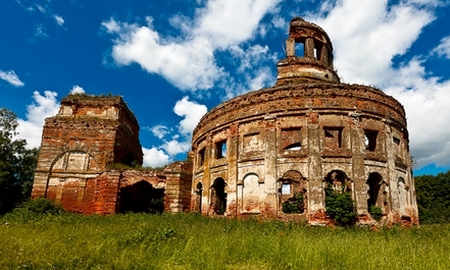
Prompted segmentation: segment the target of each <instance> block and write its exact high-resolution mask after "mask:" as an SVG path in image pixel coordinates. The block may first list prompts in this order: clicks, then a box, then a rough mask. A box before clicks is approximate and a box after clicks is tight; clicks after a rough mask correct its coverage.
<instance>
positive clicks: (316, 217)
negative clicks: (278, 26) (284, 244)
mask: <svg viewBox="0 0 450 270" xmlns="http://www.w3.org/2000/svg"><path fill="white" fill-rule="evenodd" d="M277 71H278V77H277V82H276V85H275V86H273V87H270V88H264V89H260V90H257V91H253V92H249V93H247V94H244V95H241V96H238V97H236V98H233V99H231V100H228V101H226V102H224V103H222V104H220V105H219V106H217V107H215V108H214V109H212V110H211V111H209V112H208V113H207V114H206V115H204V116H203V118H202V119H201V120H200V122H199V123H198V125H197V127H196V129H195V130H194V132H193V138H192V151H191V152H190V155H189V156H190V157H191V158H190V160H188V161H186V162H176V163H173V164H170V165H168V166H167V167H166V168H165V169H164V170H162V171H138V170H124V169H122V170H120V169H111V166H110V164H114V163H121V164H126V165H133V164H134V165H135V164H142V150H141V146H140V143H139V138H138V132H139V125H138V122H137V120H136V118H135V117H134V115H133V114H132V113H131V111H130V110H129V109H128V108H127V106H126V104H125V103H124V102H123V100H122V98H121V97H92V96H79V95H71V96H68V97H66V98H65V99H63V100H62V101H61V108H60V111H59V113H58V114H57V115H56V116H54V117H50V118H48V119H46V122H45V125H44V131H43V136H42V146H41V149H40V153H39V157H38V164H37V169H36V173H35V180H34V186H33V193H32V196H33V197H46V198H50V199H53V200H55V201H57V202H60V203H62V205H63V206H64V207H65V208H66V209H69V210H71V211H75V212H81V213H100V214H108V213H117V212H127V211H134V212H140V211H145V210H146V209H149V208H151V207H153V206H154V204H155V202H158V201H161V202H162V204H161V209H164V211H166V212H173V213H177V212H183V211H197V212H200V213H202V214H203V215H208V216H227V217H243V218H244V217H256V218H262V219H280V220H294V221H300V220H304V221H306V222H308V223H309V224H312V225H321V224H328V223H330V218H329V217H328V216H327V214H326V211H327V206H326V203H325V202H326V198H327V196H329V194H330V190H331V191H332V192H338V193H344V192H345V193H348V194H349V195H350V196H351V198H352V199H353V202H354V206H355V209H356V212H357V217H358V222H359V223H360V224H372V223H375V219H374V217H373V216H372V215H371V213H370V212H371V209H372V208H373V207H377V208H378V209H380V210H381V211H382V213H383V218H382V219H381V221H382V222H383V223H387V224H405V225H411V224H418V222H419V221H418V210H417V204H416V197H415V190H414V181H413V176H412V162H411V157H410V154H409V146H408V143H409V142H408V131H407V129H406V117H405V111H404V108H403V106H402V105H401V104H400V103H399V102H398V101H397V100H395V99H394V98H392V97H390V96H388V95H386V94H384V93H383V92H382V91H380V90H378V89H375V88H373V87H369V86H363V85H355V84H344V83H341V82H340V79H339V76H338V74H337V73H336V71H335V70H334V68H333V47H332V43H331V41H330V38H329V37H328V35H327V34H326V33H325V31H324V30H323V29H322V28H320V27H319V26H317V25H315V24H313V23H309V22H306V21H304V20H303V19H302V18H299V17H297V18H294V19H293V20H292V21H291V22H290V28H289V37H288V38H287V40H286V58H285V59H282V60H281V61H279V62H278V64H277ZM292 205H295V207H294V208H295V209H293V208H292Z"/></svg>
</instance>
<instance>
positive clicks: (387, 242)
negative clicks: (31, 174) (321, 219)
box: [0, 213, 450, 270]
mask: <svg viewBox="0 0 450 270" xmlns="http://www.w3.org/2000/svg"><path fill="white" fill-rule="evenodd" d="M0 269H429V270H431V269H450V225H426V226H421V227H417V228H409V229H408V228H391V229H380V230H378V231H373V230H370V229H369V228H350V229H345V228H322V227H308V226H306V225H300V224H293V223H281V222H276V221H270V222H269V221H264V222H262V221H256V220H236V219H224V218H208V217H202V216H199V215H193V214H179V215H170V214H164V215H146V214H126V215H112V216H82V215H76V214H67V213H64V214H59V215H46V216H40V217H38V218H36V217H35V218H26V217H20V216H19V215H5V216H3V217H1V218H0Z"/></svg>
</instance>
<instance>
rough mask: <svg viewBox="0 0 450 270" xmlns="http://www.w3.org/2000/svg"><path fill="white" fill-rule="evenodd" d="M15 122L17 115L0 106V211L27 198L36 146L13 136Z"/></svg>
mask: <svg viewBox="0 0 450 270" xmlns="http://www.w3.org/2000/svg"><path fill="white" fill-rule="evenodd" d="M17 126H18V122H17V117H16V115H15V114H14V113H13V112H12V111H10V110H8V109H4V108H3V109H0V214H4V213H6V212H8V211H11V210H12V209H13V208H14V207H16V206H17V205H19V204H20V203H21V202H23V201H25V200H26V199H28V198H29V196H30V193H31V188H32V185H33V175H34V169H35V167H36V161H37V153H38V150H37V149H36V148H34V149H31V150H30V149H27V148H26V147H25V146H26V141H25V140H23V139H17V138H15V135H17V132H16V128H17Z"/></svg>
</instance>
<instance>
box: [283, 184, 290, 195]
mask: <svg viewBox="0 0 450 270" xmlns="http://www.w3.org/2000/svg"><path fill="white" fill-rule="evenodd" d="M281 194H291V184H289V183H283V185H282V186H281Z"/></svg>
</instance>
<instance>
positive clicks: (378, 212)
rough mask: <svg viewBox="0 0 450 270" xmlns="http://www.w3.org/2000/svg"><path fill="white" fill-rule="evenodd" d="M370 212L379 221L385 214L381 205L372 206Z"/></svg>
mask: <svg viewBox="0 0 450 270" xmlns="http://www.w3.org/2000/svg"><path fill="white" fill-rule="evenodd" d="M369 213H370V215H371V216H372V217H373V218H374V219H375V220H377V221H379V220H380V219H381V217H382V216H383V210H382V209H381V207H379V206H376V205H371V206H370V208H369Z"/></svg>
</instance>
